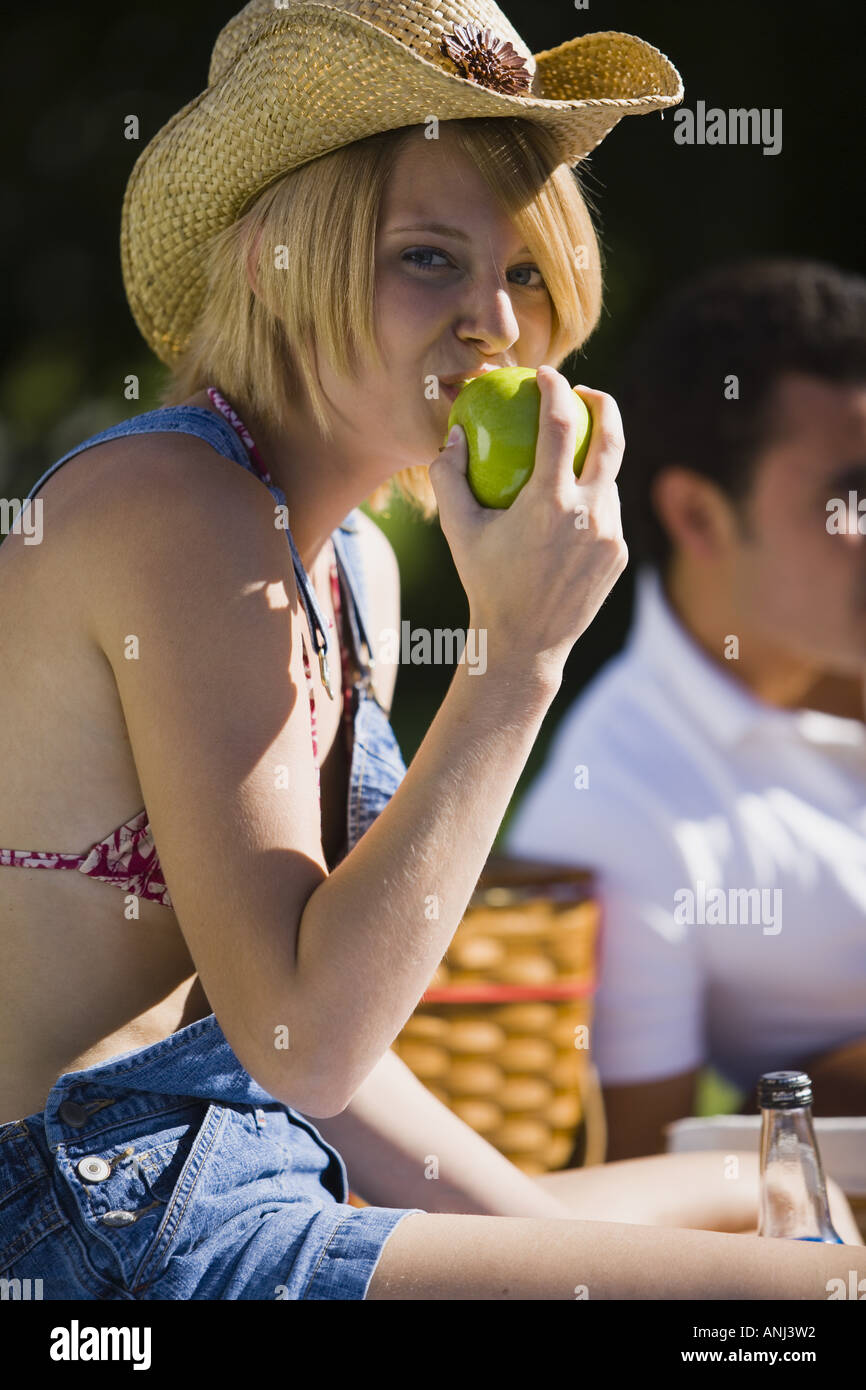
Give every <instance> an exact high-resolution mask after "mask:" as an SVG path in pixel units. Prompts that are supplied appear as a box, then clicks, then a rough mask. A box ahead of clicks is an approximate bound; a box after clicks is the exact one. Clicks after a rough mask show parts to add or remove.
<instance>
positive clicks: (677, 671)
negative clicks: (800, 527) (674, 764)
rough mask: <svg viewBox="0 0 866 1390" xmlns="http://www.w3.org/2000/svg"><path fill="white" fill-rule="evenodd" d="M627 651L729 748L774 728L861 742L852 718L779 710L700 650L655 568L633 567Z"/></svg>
mask: <svg viewBox="0 0 866 1390" xmlns="http://www.w3.org/2000/svg"><path fill="white" fill-rule="evenodd" d="M629 650H630V651H631V653H632V654H633V655H634V656H635V657H636V658H637V659H638V661H639V662H640V663H641V665H643V666H646V667H650V668H651V669H652V670H653V671H654V672H656V674H657V675H658V676H659V678H660V680H661V681H662V682H663V683H664V685H665V686H667V687H668V689H670V688H671V687H673V690H674V693H675V695H676V697H677V699H678V701H679V703H680V704H681V705H684V706H685V707H686V708H687V710H688V711H689V713H690V714H691V715H692V717H693V718H694V719H695V720H696V721H697V722H698V723H699V724H701V726H702V727H703V728H704V729H705V730H706V733H707V735H708V736H709V737H710V738H711V739H712V740H713V742H715V743H717V744H720V745H722V746H725V747H733V746H734V745H735V744H737V743H739V742H740V741H741V740H742V739H744V738H746V737H747V736H748V735H749V734H751V733H752V732H754V731H755V730H757V729H760V730H761V732H762V733H765V734H766V733H769V732H770V731H771V730H776V731H778V732H779V733H781V734H786V735H787V736H788V737H789V738H803V739H806V740H808V741H809V742H812V743H820V744H828V743H840V744H848V745H854V746H859V747H863V746H866V729H864V726H863V724H862V723H861V722H860V721H859V720H857V719H843V718H840V717H839V716H837V715H831V714H823V713H821V712H820V711H818V710H809V709H794V710H790V709H779V708H778V707H776V706H775V705H770V704H768V703H767V702H766V701H765V700H761V699H759V697H758V696H757V695H754V694H753V693H752V692H751V691H750V690H748V689H746V687H745V686H743V685H741V684H740V682H739V681H738V680H736V678H735V677H734V676H729V675H728V674H727V673H726V672H725V670H724V669H723V668H722V667H720V666H718V665H717V664H716V663H715V662H714V661H712V660H711V659H710V657H708V656H707V655H706V653H705V652H703V651H702V650H701V648H700V647H699V646H698V644H697V642H696V641H695V640H694V638H693V637H692V636H691V635H690V634H689V633H688V632H687V631H686V629H685V628H684V627H683V625H682V623H681V622H680V621H679V619H678V618H677V616H676V614H675V613H674V611H673V609H672V608H671V605H670V603H669V601H668V599H667V596H666V594H665V592H664V588H663V586H662V582H661V578H660V576H659V575H658V573H657V572H656V571H655V570H654V569H651V568H649V567H644V568H642V569H640V570H639V571H638V575H637V582H636V592H635V617H634V622H633V626H632V631H631V635H630V638H629Z"/></svg>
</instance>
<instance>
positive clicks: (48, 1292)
mask: <svg viewBox="0 0 866 1390" xmlns="http://www.w3.org/2000/svg"><path fill="white" fill-rule="evenodd" d="M172 1077H173V1078H174V1080H173V1082H172V1084H175V1085H177V1087H178V1089H177V1091H176V1092H174V1093H171V1092H167V1091H161V1090H155V1089H153V1086H154V1084H164V1083H165V1081H167V1080H169V1079H170V1078H172ZM191 1090H192V1091H199V1092H201V1091H207V1090H210V1091H218V1092H219V1097H218V1098H208V1096H206V1095H200V1094H198V1095H197V1094H190V1091H191ZM347 1196H348V1180H347V1173H346V1168H345V1164H344V1163H343V1160H342V1158H341V1156H340V1155H339V1154H338V1153H337V1151H336V1149H334V1148H332V1147H331V1146H330V1145H329V1144H327V1143H326V1142H325V1140H324V1139H323V1138H322V1136H321V1135H320V1134H319V1132H318V1130H317V1129H316V1128H315V1126H314V1125H313V1124H312V1123H311V1121H310V1120H308V1119H306V1118H305V1117H304V1116H302V1115H300V1114H299V1113H298V1112H297V1111H295V1110H292V1109H291V1108H290V1107H288V1106H286V1105H282V1104H280V1103H279V1102H277V1101H274V1100H273V1098H271V1097H269V1096H268V1095H267V1092H264V1091H261V1089H260V1088H259V1087H258V1086H257V1083H256V1082H255V1081H253V1079H252V1078H251V1077H250V1076H249V1073H247V1072H245V1071H244V1070H243V1068H242V1067H241V1066H240V1063H238V1062H237V1059H236V1058H235V1057H234V1053H232V1051H231V1049H230V1047H229V1044H228V1042H227V1041H226V1039H225V1036H224V1034H223V1033H222V1030H221V1029H220V1027H219V1025H218V1023H217V1021H216V1018H215V1017H214V1015H213V1014H210V1015H209V1016H208V1017H207V1018H205V1019H201V1020H199V1021H197V1022H196V1023H192V1024H190V1025H189V1026H188V1027H187V1028H182V1029H180V1030H179V1031H178V1032H177V1033H172V1034H171V1035H170V1036H169V1037H168V1038H166V1039H164V1040H163V1041H161V1042H158V1043H155V1044H154V1045H153V1046H151V1047H146V1048H141V1049H138V1050H137V1051H134V1052H128V1053H124V1054H123V1055H122V1056H120V1057H115V1058H112V1059H111V1061H109V1062H105V1063H100V1064H98V1065H96V1066H94V1067H89V1068H88V1069H86V1070H85V1071H79V1072H66V1073H64V1074H63V1075H62V1076H60V1077H59V1078H58V1080H57V1082H56V1083H55V1085H54V1086H53V1087H52V1088H51V1091H50V1093H49V1096H48V1103H47V1105H46V1106H45V1109H44V1111H41V1112H39V1113H37V1114H34V1115H28V1116H27V1118H26V1119H23V1120H16V1121H12V1122H10V1123H8V1124H5V1125H2V1126H0V1279H3V1280H22V1281H24V1280H28V1279H29V1280H30V1281H31V1282H30V1285H29V1289H28V1287H27V1286H25V1285H22V1288H23V1289H24V1296H25V1297H26V1296H27V1294H28V1292H29V1294H30V1296H31V1297H37V1296H38V1297H41V1298H43V1299H106V1300H111V1299H135V1300H147V1299H180V1300H187V1299H304V1298H307V1299H363V1298H364V1297H365V1296H366V1293H367V1289H368V1287H369V1284H370V1280H371V1278H372V1275H373V1271H374V1270H375V1268H376V1264H377V1263H378V1260H379V1256H380V1255H381V1253H382V1248H383V1246H384V1244H385V1242H386V1241H387V1239H388V1237H389V1235H390V1234H391V1232H392V1231H393V1230H394V1228H395V1226H397V1225H398V1224H399V1223H400V1221H402V1220H403V1218H404V1217H405V1216H409V1215H411V1214H412V1213H413V1212H416V1211H420V1210H421V1208H397V1207H354V1206H351V1205H350V1204H347V1203H346V1198H347ZM34 1281H41V1283H40V1284H36V1283H35V1282H34ZM35 1290H38V1293H36V1292H34V1291H35ZM2 1293H3V1296H4V1297H8V1296H9V1288H8V1287H7V1286H6V1285H4V1286H3V1290H2ZM13 1296H18V1291H17V1290H16V1292H15V1293H13Z"/></svg>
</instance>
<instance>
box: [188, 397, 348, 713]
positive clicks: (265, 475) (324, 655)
mask: <svg viewBox="0 0 866 1390" xmlns="http://www.w3.org/2000/svg"><path fill="white" fill-rule="evenodd" d="M207 394H208V397H209V399H210V400H211V402H212V403H213V405H215V406H216V408H217V410H218V411H219V412H220V414H221V415H223V416H224V417H225V418H226V420H228V422H229V424H230V425H231V427H232V429H233V430H234V431H235V433H236V434H237V435H238V437H239V439H240V440H241V441H242V443H243V445H244V447H245V448H246V450H247V453H248V454H249V456H250V458H251V459H252V460H253V461H254V463H255V471H256V472H257V474H258V476H259V477H260V478H261V480H262V482H263V483H264V484H265V486H266V487H267V488H268V491H269V492H270V494H271V496H272V497H275V498H276V499H277V501H278V502H279V504H280V506H281V507H284V508H285V510H286V515H288V511H289V504H288V502H287V501H286V496H285V493H284V492H283V491H282V490H281V489H280V488H278V487H277V485H276V483H275V482H274V481H273V480H272V478H271V475H270V473H269V472H268V469H267V468H266V466H265V463H264V460H263V459H262V456H261V454H260V453H259V451H258V449H257V448H256V446H255V444H254V442H253V438H252V435H251V434H250V432H249V430H248V429H247V427H246V425H245V424H244V422H243V420H242V419H241V417H240V416H239V415H238V413H237V411H236V410H234V409H233V408H232V407H231V406H230V405H229V403H228V401H227V400H226V399H225V397H224V396H222V395H221V394H220V392H219V391H218V390H217V389H216V387H215V386H209V387H208V388H207ZM285 529H286V537H287V539H288V542H289V547H290V549H291V552H292V564H293V565H294V568H295V579H296V581H297V585H298V592H299V593H300V595H301V600H302V602H303V604H304V608H305V610H306V614H307V622H308V623H309V625H310V634H311V636H312V638H313V645H314V647H315V649H316V655H317V656H318V658H319V671H320V673H321V676H322V681H323V683H324V686H325V689H326V690H327V692H328V694H329V695H330V697H331V699H332V700H333V698H334V691H333V689H332V687H331V673H330V668H329V666H328V656H329V654H330V651H331V644H330V639H329V636H328V624H327V620H326V619H325V616H324V614H323V612H322V609H321V607H320V606H319V601H318V599H317V598H316V592H315V590H314V588H313V585H312V583H311V582H310V579H309V577H308V575H307V571H306V570H305V569H304V565H303V561H302V560H301V557H300V555H299V554H298V548H297V546H296V545H295V538H294V536H293V535H292V532H291V530H290V528H289V527H288V526H287V527H286V528H285Z"/></svg>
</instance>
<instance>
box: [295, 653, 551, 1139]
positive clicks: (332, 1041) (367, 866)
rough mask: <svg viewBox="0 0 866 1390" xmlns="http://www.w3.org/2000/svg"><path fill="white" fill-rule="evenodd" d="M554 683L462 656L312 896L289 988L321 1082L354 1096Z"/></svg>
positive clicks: (475, 856)
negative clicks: (412, 744)
mask: <svg viewBox="0 0 866 1390" xmlns="http://www.w3.org/2000/svg"><path fill="white" fill-rule="evenodd" d="M557 688H558V684H557V682H556V681H555V680H553V679H551V678H550V677H549V676H548V675H546V674H545V675H539V674H535V675H533V674H532V673H531V672H530V671H528V670H527V671H522V670H521V668H520V663H519V662H518V661H517V660H513V659H508V658H505V659H498V660H497V661H496V662H495V663H494V664H492V665H491V664H489V665H488V667H487V670H486V671H485V672H484V674H483V675H481V674H478V675H473V674H471V673H470V669H469V667H468V666H466V665H460V666H458V667H457V670H456V672H455V675H454V678H453V680H452V683H451V686H450V688H449V690H448V693H447V695H446V697H445V699H444V701H443V702H442V705H441V707H440V709H439V711H438V713H437V715H436V717H435V719H434V720H433V723H432V724H431V726H430V728H429V730H428V732H427V734H426V736H425V738H424V741H423V743H422V744H421V747H420V748H419V749H418V752H417V753H416V755H415V757H414V758H413V760H412V763H411V766H410V767H409V769H408V771H407V773H406V776H405V777H404V779H403V781H402V783H401V784H400V786H399V788H398V789H397V791H396V792H395V794H394V796H393V797H392V798H391V801H390V802H389V803H388V805H387V806H386V807H385V808H384V810H383V811H382V812H381V814H380V815H379V816H378V818H377V819H376V821H375V822H374V824H373V825H372V826H371V827H370V829H369V830H368V831H367V833H366V834H365V835H364V836H363V837H362V839H361V840H360V841H359V843H358V844H357V845H356V846H355V847H354V848H353V849H352V851H351V853H350V854H348V855H347V856H346V858H345V859H344V860H343V862H342V863H341V864H340V865H339V866H338V867H337V868H336V869H335V870H334V872H333V873H332V874H331V875H329V877H328V878H327V879H325V880H324V881H323V882H322V883H321V885H320V886H319V887H318V888H317V889H316V891H315V892H314V893H313V895H312V896H311V898H310V899H309V901H308V903H307V905H306V907H305V909H304V912H303V915H302V917H301V921H300V925H299V929H298V939H297V948H296V962H295V970H294V979H293V997H294V998H296V999H297V1000H298V1001H299V1003H298V1008H299V1010H301V1011H302V1024H303V1026H304V1031H305V1034H306V1032H307V1030H308V1029H309V1036H310V1038H311V1039H312V1041H311V1043H310V1045H309V1046H308V1047H307V1048H306V1049H305V1050H306V1052H307V1056H308V1057H314V1058H318V1059H320V1064H319V1066H316V1065H315V1062H314V1063H313V1065H314V1067H315V1070H316V1071H317V1072H318V1073H319V1075H318V1076H317V1077H316V1078H315V1081H314V1085H315V1086H317V1087H318V1088H319V1090H320V1092H321V1094H323V1095H326V1096H327V1095H330V1096H334V1095H337V1096H339V1095H343V1096H346V1097H351V1096H352V1095H353V1094H354V1092H355V1090H356V1089H357V1088H358V1086H360V1084H361V1082H362V1081H363V1080H364V1078H365V1076H367V1075H368V1074H369V1072H370V1070H371V1069H372V1067H373V1066H375V1064H376V1062H377V1061H378V1060H379V1058H380V1057H381V1056H382V1055H383V1053H384V1052H385V1051H386V1049H387V1048H388V1047H389V1046H390V1044H391V1043H392V1042H393V1040H394V1038H395V1037H396V1036H397V1034H398V1033H399V1031H400V1029H401V1028H402V1027H403V1024H404V1023H405V1022H406V1020H407V1018H409V1016H410V1015H411V1014H412V1012H413V1010H414V1009H415V1007H416V1005H417V1003H418V1000H419V998H420V997H421V995H422V994H423V992H424V990H425V989H426V987H427V985H428V984H429V983H430V979H431V977H432V975H433V973H434V971H435V970H436V967H437V965H438V964H439V962H440V961H441V959H442V957H443V955H444V954H445V951H446V950H447V948H448V945H449V943H450V941H451V939H452V937H453V935H454V932H455V931H456V929H457V926H458V925H459V923H460V920H461V918H462V916H463V914H464V912H465V910H466V907H467V904H468V902H469V899H470V897H471V895H472V893H473V891H474V889H475V887H476V885H477V882H478V878H479V876H480V874H481V871H482V869H483V868H484V864H485V862H486V860H487V857H488V855H489V853H490V849H491V847H492V844H493V841H494V839H495V837H496V833H497V830H498V828H499V825H500V823H501V821H502V818H503V816H504V814H505V811H506V808H507V806H508V802H509V800H510V798H511V796H512V794H513V792H514V788H515V786H516V784H517V780H518V778H519V776H520V773H521V771H522V769H523V767H524V765H525V763H526V760H527V758H528V756H529V753H530V750H531V748H532V745H533V743H534V741H535V738H536V736H537V734H538V731H539V728H540V726H541V723H542V721H543V719H544V716H545V714H546V713H547V710H548V709H549V707H550V704H551V702H552V700H553V697H554V695H555V693H556V690H557ZM306 1020H309V1024H307V1023H306V1022H305V1021H306ZM335 1078H336V1079H335ZM331 1113H333V1112H331Z"/></svg>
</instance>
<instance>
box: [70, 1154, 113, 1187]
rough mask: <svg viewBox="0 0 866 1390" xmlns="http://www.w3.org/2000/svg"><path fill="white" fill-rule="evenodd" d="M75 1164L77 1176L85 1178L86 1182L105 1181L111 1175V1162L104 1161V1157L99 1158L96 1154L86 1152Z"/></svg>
mask: <svg viewBox="0 0 866 1390" xmlns="http://www.w3.org/2000/svg"><path fill="white" fill-rule="evenodd" d="M75 1166H76V1168H77V1169H78V1173H79V1176H80V1177H82V1178H86V1179H87V1181H88V1182H105V1179H106V1178H110V1177H111V1164H110V1163H106V1161H105V1159H104V1158H99V1157H98V1156H97V1155H96V1154H88V1155H87V1157H86V1158H82V1159H81V1160H80V1161H79V1162H78V1163H76V1165H75Z"/></svg>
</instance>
